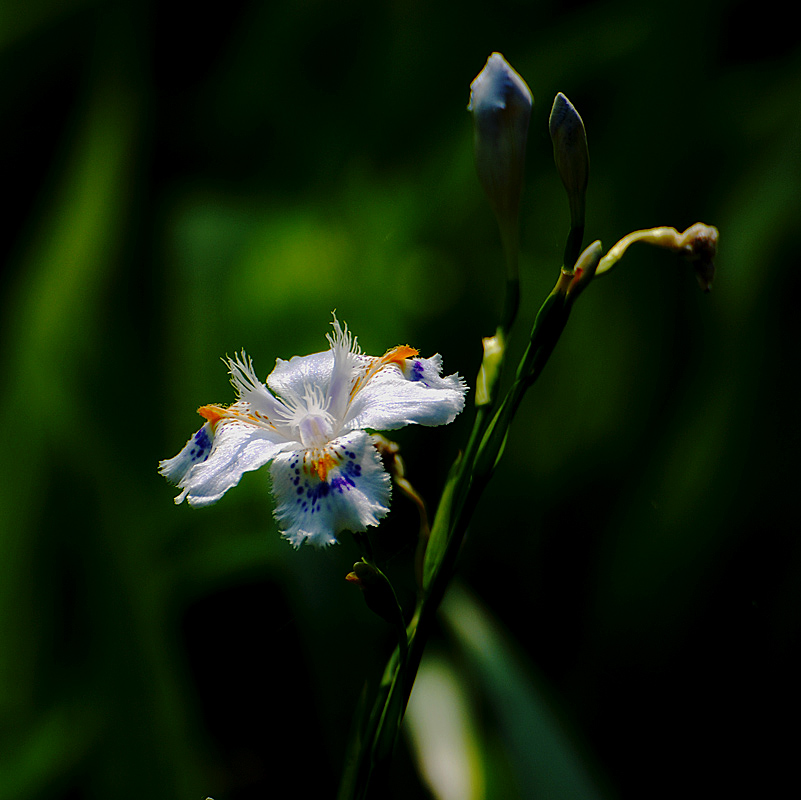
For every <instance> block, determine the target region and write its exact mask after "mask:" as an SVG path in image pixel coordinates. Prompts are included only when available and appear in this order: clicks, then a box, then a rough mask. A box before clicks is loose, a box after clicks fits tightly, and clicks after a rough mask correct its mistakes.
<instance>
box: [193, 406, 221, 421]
mask: <svg viewBox="0 0 801 800" xmlns="http://www.w3.org/2000/svg"><path fill="white" fill-rule="evenodd" d="M197 413H198V414H200V416H201V417H203V418H204V419H207V420H208V421H209V422H210V423H211V424H212V425H216V424H217V423H218V422H219V421H220V420H221V419H222V418H223V417H224V416H225V409H224V408H223V407H222V406H201V407H200V408H199V409H198V410H197Z"/></svg>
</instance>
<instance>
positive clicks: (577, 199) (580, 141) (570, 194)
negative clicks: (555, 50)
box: [548, 92, 590, 269]
mask: <svg viewBox="0 0 801 800" xmlns="http://www.w3.org/2000/svg"><path fill="white" fill-rule="evenodd" d="M548 130H549V132H550V134H551V142H552V143H553V159H554V162H555V163H556V169H557V171H558V172H559V177H560V178H561V179H562V183H563V184H564V187H565V191H566V192H567V199H568V202H569V203H570V235H569V236H568V240H567V246H566V247H565V267H567V269H572V268H573V263H574V262H575V260H576V258H577V257H578V254H579V252H580V250H581V240H582V237H583V236H584V207H585V198H586V194H587V183H588V181H589V178H590V151H589V150H588V149H587V134H586V132H585V130H584V122H583V121H582V119H581V116H580V115H579V113H578V111H576V109H575V108H574V107H573V104H572V103H571V102H570V101H569V100H568V99H567V98H566V97H565V96H564V95H563V94H562V93H561V92H559V94H557V95H556V98H555V99H554V101H553V108H551V117H550V120H549V121H548Z"/></svg>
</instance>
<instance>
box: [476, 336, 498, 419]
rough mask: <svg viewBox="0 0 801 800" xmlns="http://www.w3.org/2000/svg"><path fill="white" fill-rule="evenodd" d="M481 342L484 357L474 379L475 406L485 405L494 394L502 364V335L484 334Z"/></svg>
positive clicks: (490, 400)
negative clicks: (476, 377)
mask: <svg viewBox="0 0 801 800" xmlns="http://www.w3.org/2000/svg"><path fill="white" fill-rule="evenodd" d="M481 343H482V344H483V345H484V358H483V360H482V361H481V368H480V369H479V371H478V379H477V380H476V406H479V407H480V406H486V405H489V403H491V402H492V398H493V397H494V396H495V387H496V385H497V383H498V379H499V378H500V376H501V366H502V365H503V351H504V347H503V336H502V335H501V334H500V332H499V333H497V334H495V336H485V337H484V338H483V339H482V340H481Z"/></svg>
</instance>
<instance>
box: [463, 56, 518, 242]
mask: <svg viewBox="0 0 801 800" xmlns="http://www.w3.org/2000/svg"><path fill="white" fill-rule="evenodd" d="M532 104H533V98H532V96H531V91H530V90H529V88H528V86H526V82H525V81H524V80H523V79H522V78H521V77H520V75H518V74H517V72H515V71H514V70H513V69H512V67H511V66H509V64H508V62H507V61H506V59H505V58H504V57H503V56H502V55H501V54H500V53H493V54H492V55H491V56H490V57H489V58H488V59H487V63H486V65H485V67H484V69H483V70H481V72H480V73H479V74H478V75H477V76H476V78H475V80H474V81H473V82H472V83H471V84H470V103H469V104H468V106H467V109H468V111H472V112H473V125H474V131H475V140H474V141H475V154H476V168H477V170H478V177H479V180H480V181H481V185H482V186H483V187H484V191H485V192H486V193H487V196H488V197H489V201H490V204H491V205H492V210H493V211H494V212H495V216H496V217H497V218H498V222H499V224H500V225H501V228H502V229H503V228H504V227H509V226H516V225H517V217H518V210H519V206H520V193H521V191H522V189H523V168H524V166H525V160H526V137H527V136H528V122H529V118H530V116H531V106H532Z"/></svg>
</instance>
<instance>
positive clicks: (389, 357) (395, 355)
mask: <svg viewBox="0 0 801 800" xmlns="http://www.w3.org/2000/svg"><path fill="white" fill-rule="evenodd" d="M418 355H420V351H419V350H415V349H414V348H413V347H409V345H408V344H399V345H398V346H397V347H393V348H392V349H391V350H387V352H386V353H384V355H383V356H381V361H382V362H383V363H384V364H397V365H398V366H399V367H402V366H403V362H404V361H405V360H406V359H407V358H411V357H412V356H418Z"/></svg>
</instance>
